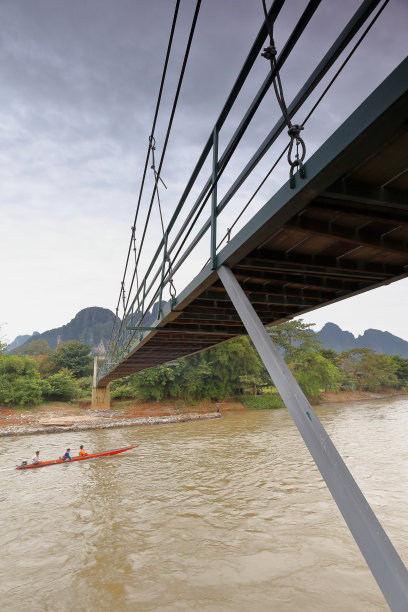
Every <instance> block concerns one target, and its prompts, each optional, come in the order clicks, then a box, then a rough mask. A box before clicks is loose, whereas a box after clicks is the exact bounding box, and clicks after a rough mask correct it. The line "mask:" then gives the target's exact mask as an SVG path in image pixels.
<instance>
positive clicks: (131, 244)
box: [109, 0, 180, 342]
mask: <svg viewBox="0 0 408 612" xmlns="http://www.w3.org/2000/svg"><path fill="white" fill-rule="evenodd" d="M179 7H180V0H176V6H175V8H174V15H173V21H172V24H171V30H170V36H169V41H168V44H167V51H166V57H165V60H164V66H163V71H162V76H161V81H160V87H159V93H158V96H157V101H156V108H155V112H154V117H153V123H152V129H151V131H150V136H151V137H154V132H155V129H156V123H157V117H158V114H159V108H160V103H161V98H162V93H163V87H164V81H165V79H166V75H167V66H168V63H169V58H170V51H171V47H172V44H173V37H174V30H175V28H176V23H177V17H178V12H179ZM149 156H150V140H149V147H148V150H147V154H146V160H145V165H144V169H143V175H142V182H141V185H140V190H139V197H138V202H137V207H136V213H135V218H134V221H133V226H132V235H131V238H130V244H129V249H128V253H127V257H126V263H125V270H124V273H123V278H122V282H121V289H120V293H119V298H118V304H117V307H116V316H117V315H118V312H119V304H120V300H121V296H122V289H123V286H124V282H125V278H126V273H127V268H128V264H129V257H130V252H131V249H132V246H133V248H134V249H135V248H136V245H135V240H134V236H135V231H136V222H137V218H138V214H139V209H140V203H141V200H142V194H143V189H144V184H145V179H146V172H147V166H148V163H149ZM129 293H130V292H129ZM113 329H114V326H113V327H112V331H111V335H110V338H109V342H110V341H111V339H112V335H113Z"/></svg>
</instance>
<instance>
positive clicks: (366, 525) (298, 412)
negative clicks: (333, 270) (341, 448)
mask: <svg viewBox="0 0 408 612" xmlns="http://www.w3.org/2000/svg"><path fill="white" fill-rule="evenodd" d="M218 274H219V277H220V279H221V282H222V284H223V285H224V287H225V289H226V291H227V293H228V295H229V297H230V299H231V302H232V303H233V304H234V306H235V308H236V310H237V312H238V314H239V316H240V317H241V319H242V322H243V324H244V325H245V327H246V330H247V332H248V334H249V336H250V338H251V340H252V342H253V343H254V345H255V348H256V349H257V351H258V353H259V355H260V357H261V359H262V361H263V362H264V364H265V366H266V368H267V370H268V372H269V374H270V376H271V378H272V380H273V381H274V383H275V385H276V387H277V389H278V391H279V393H280V395H281V397H282V399H283V401H284V402H285V405H286V407H287V409H288V411H289V413H290V415H291V417H292V418H293V420H294V422H295V425H296V427H297V428H298V430H299V433H300V434H301V436H302V438H303V440H304V442H305V444H306V446H307V448H308V449H309V452H310V454H311V455H312V457H313V459H314V461H315V463H316V465H317V467H318V468H319V471H320V473H321V475H322V476H323V478H324V480H325V482H326V485H327V486H328V488H329V491H330V493H331V494H332V496H333V498H334V501H335V502H336V504H337V506H338V508H339V510H340V512H341V513H342V515H343V518H344V520H345V521H346V523H347V525H348V527H349V529H350V531H351V533H352V535H353V537H354V539H355V541H356V542H357V545H358V546H359V548H360V550H361V552H362V554H363V556H364V558H365V560H366V562H367V564H368V566H369V568H370V570H371V571H372V573H373V576H374V578H375V579H376V581H377V584H378V586H379V587H380V589H381V591H382V593H383V595H384V597H385V599H386V601H387V603H388V605H389V606H390V608H391V610H392V611H393V612H394V611H401V612H402V610H408V572H407V569H406V567H405V565H404V564H403V562H402V561H401V559H400V557H399V555H398V553H397V551H396V550H395V548H394V546H393V545H392V543H391V541H390V540H389V538H388V536H387V534H386V533H385V531H384V529H383V528H382V526H381V524H380V522H379V521H378V519H377V517H376V516H375V514H374V512H373V511H372V509H371V507H370V506H369V504H368V502H367V500H366V499H365V497H364V495H363V493H362V492H361V490H360V489H359V487H358V485H357V483H356V481H355V480H354V478H353V477H352V475H351V474H350V472H349V470H348V468H347V466H346V464H345V463H344V461H343V459H342V458H341V456H340V454H339V452H338V451H337V449H336V447H335V446H334V444H333V442H332V441H331V438H330V437H329V435H328V434H327V432H326V430H325V429H324V427H323V425H322V424H321V423H320V421H319V419H318V418H317V415H316V413H315V412H314V410H313V408H312V407H311V405H310V404H309V402H308V400H307V399H306V397H305V395H304V394H303V391H302V390H301V388H300V387H299V385H298V384H297V382H296V380H295V378H294V376H293V374H292V372H291V371H290V370H289V368H288V366H287V365H286V363H285V361H284V359H283V358H282V355H281V354H280V352H279V351H278V349H277V348H276V347H275V345H274V344H273V342H272V340H271V338H270V336H269V334H268V332H267V331H266V329H265V327H264V326H263V324H262V321H261V320H260V319H259V317H258V315H257V314H256V312H255V310H254V308H253V307H252V304H251V303H250V301H249V300H248V298H247V296H246V295H245V293H244V291H243V290H242V288H241V286H240V284H239V283H238V281H237V279H236V278H235V276H234V274H233V273H232V271H231V270H230V269H229V268H226V267H225V266H221V267H220V268H219V269H218Z"/></svg>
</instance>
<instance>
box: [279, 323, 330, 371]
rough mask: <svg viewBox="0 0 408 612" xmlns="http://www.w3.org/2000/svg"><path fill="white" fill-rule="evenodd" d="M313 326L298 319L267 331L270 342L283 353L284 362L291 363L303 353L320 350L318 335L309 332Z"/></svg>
mask: <svg viewBox="0 0 408 612" xmlns="http://www.w3.org/2000/svg"><path fill="white" fill-rule="evenodd" d="M313 325H314V323H304V322H303V321H302V319H299V320H298V321H287V322H286V323H280V324H279V325H275V326H274V327H268V328H267V330H268V333H269V335H270V337H271V339H272V341H273V342H274V343H275V344H276V345H277V346H278V347H279V348H280V349H281V350H282V351H283V353H284V355H285V360H286V361H287V362H288V363H293V362H294V361H296V359H298V358H299V355H301V354H302V353H303V352H305V351H309V350H315V351H316V350H319V349H320V348H321V341H320V340H319V337H318V335H317V334H315V333H313V331H312V330H311V327H313Z"/></svg>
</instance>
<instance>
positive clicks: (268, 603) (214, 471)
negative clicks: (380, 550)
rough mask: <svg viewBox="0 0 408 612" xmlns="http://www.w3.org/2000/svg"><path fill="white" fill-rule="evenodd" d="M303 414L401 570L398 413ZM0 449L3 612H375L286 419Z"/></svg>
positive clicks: (29, 442)
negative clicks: (75, 452)
mask: <svg viewBox="0 0 408 612" xmlns="http://www.w3.org/2000/svg"><path fill="white" fill-rule="evenodd" d="M317 413H318V415H319V417H320V418H321V420H322V422H323V424H324V425H325V427H326V429H327V430H328V432H329V434H330V435H331V437H332V439H333V441H334V443H335V444H336V446H337V448H338V449H339V451H340V452H341V454H342V456H343V458H344V459H345V461H346V463H347V465H348V466H349V468H350V470H351V472H352V474H353V475H354V477H355V478H356V480H357V482H358V484H359V486H360V487H361V488H362V490H363V492H364V494H365V495H366V497H367V499H368V501H369V503H370V504H371V505H372V507H373V509H374V511H375V512H376V514H377V516H378V518H379V519H380V521H381V522H382V524H383V526H384V528H385V529H386V531H387V533H388V535H389V536H390V538H391V540H392V541H393V543H394V545H395V546H396V548H397V550H398V552H399V554H400V555H401V557H402V559H403V561H404V562H405V563H406V564H408V503H407V502H408V443H407V435H406V432H407V431H408V399H407V398H406V397H405V398H392V399H390V398H387V399H384V400H378V401H370V402H360V403H353V404H350V405H347V404H343V405H327V406H320V407H319V408H318V409H317ZM133 442H139V444H140V446H139V448H138V449H136V450H135V451H130V452H129V453H127V454H124V455H118V456H115V457H109V458H106V459H100V460H95V461H91V462H83V463H78V464H72V465H59V466H51V467H47V468H44V469H37V470H30V471H25V472H16V471H12V470H4V469H3V468H5V467H7V466H10V465H13V464H14V462H15V461H18V460H21V459H23V458H31V456H32V454H33V453H34V451H35V450H37V449H39V450H40V451H41V455H42V457H43V458H44V459H45V458H54V457H56V456H58V455H61V454H62V452H63V451H64V450H65V448H66V447H67V446H70V447H71V449H76V448H78V447H79V445H80V444H81V443H83V444H85V445H86V448H87V450H88V451H89V452H92V451H98V450H107V449H111V448H118V447H121V446H126V445H128V444H131V443H133ZM0 445H1V450H0V485H1V488H0V517H1V527H0V546H1V548H0V550H1V556H0V602H1V603H0V608H1V610H2V612H4V611H13V612H14V611H20V610H26V609H27V610H35V611H36V610H38V611H43V610H46V611H54V610H64V611H66V612H70V611H71V610H72V611H76V612H81V611H85V610H86V611H88V612H92V611H93V610H95V611H105V610H106V611H116V610H117V611H134V610H138V611H150V610H152V611H153V610H154V611H163V612H164V611H187V610H188V611H190V610H203V611H205V612H209V611H211V612H222V611H234V612H241V611H242V612H243V611H245V612H248V611H252V610H253V611H257V612H258V611H263V610H265V611H269V610H276V611H278V612H286V611H297V610H302V611H303V612H307V611H313V612H315V611H320V610H321V611H339V612H340V611H342V612H343V611H344V612H351V611H353V610H356V611H358V612H361V611H367V612H375V611H379V610H388V607H387V605H386V604H385V602H384V600H383V598H382V595H381V593H380V591H379V589H378V587H377V585H376V583H375V581H374V579H373V577H372V575H371V573H370V571H369V570H368V568H367V566H366V564H365V562H364V560H363V558H362V556H361V554H360V552H359V550H358V548H357V546H356V544H355V543H354V540H353V539H352V537H351V535H350V533H349V531H348V529H347V527H346V526H345V524H344V522H343V519H342V517H341V516H340V514H339V512H338V510H337V507H336V505H335V503H334V502H333V500H332V498H331V496H330V494H329V493H328V491H327V489H326V486H325V484H324V482H323V481H322V478H321V477H320V474H319V473H318V471H317V469H316V467H315V466H314V463H313V461H312V459H311V457H310V455H309V453H308V451H307V449H306V448H305V446H304V444H303V441H302V440H301V438H300V436H299V434H298V433H297V430H296V428H295V426H294V425H293V423H292V421H291V418H290V416H289V415H288V413H287V412H286V410H276V411H259V412H240V413H231V414H228V415H226V416H225V417H224V418H222V419H217V420H211V421H198V422H188V423H180V424H174V425H154V426H150V427H137V428H136V427H133V428H125V429H117V430H115V429H113V430H97V431H88V432H77V433H73V432H70V433H67V434H54V435H52V434H51V435H48V436H31V437H29V436H24V437H21V438H14V439H10V438H7V439H2V440H1V442H0Z"/></svg>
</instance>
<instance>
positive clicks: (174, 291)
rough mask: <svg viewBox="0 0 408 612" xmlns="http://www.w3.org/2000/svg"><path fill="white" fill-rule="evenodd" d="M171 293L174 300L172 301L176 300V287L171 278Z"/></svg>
mask: <svg viewBox="0 0 408 612" xmlns="http://www.w3.org/2000/svg"><path fill="white" fill-rule="evenodd" d="M169 292H170V297H171V299H172V301H173V300H174V298H175V297H176V294H177V292H176V288H175V286H174V281H173V279H172V278H169Z"/></svg>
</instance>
